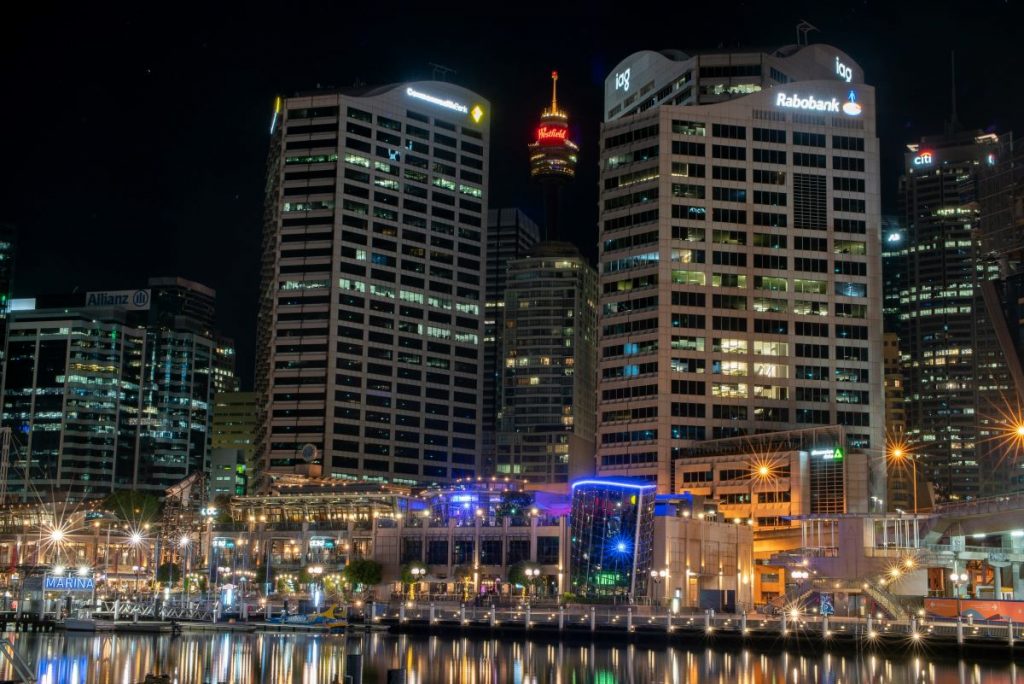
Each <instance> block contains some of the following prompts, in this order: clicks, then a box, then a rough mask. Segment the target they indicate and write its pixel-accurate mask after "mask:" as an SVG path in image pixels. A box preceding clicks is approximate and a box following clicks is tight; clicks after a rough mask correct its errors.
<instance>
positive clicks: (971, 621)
mask: <svg viewBox="0 0 1024 684" xmlns="http://www.w3.org/2000/svg"><path fill="white" fill-rule="evenodd" d="M967 624H968V625H969V626H971V627H973V626H974V613H968V614H967Z"/></svg>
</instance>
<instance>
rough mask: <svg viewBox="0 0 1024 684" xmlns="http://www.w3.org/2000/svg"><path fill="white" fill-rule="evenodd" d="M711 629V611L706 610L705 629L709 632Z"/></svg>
mask: <svg viewBox="0 0 1024 684" xmlns="http://www.w3.org/2000/svg"><path fill="white" fill-rule="evenodd" d="M710 630H711V611H710V610H705V611H704V631H705V632H708V631H710Z"/></svg>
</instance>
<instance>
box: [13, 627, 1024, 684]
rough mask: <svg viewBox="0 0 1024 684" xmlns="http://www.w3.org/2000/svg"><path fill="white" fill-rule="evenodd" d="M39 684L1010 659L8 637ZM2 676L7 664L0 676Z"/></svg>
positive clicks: (647, 672) (903, 678) (1013, 674)
mask: <svg viewBox="0 0 1024 684" xmlns="http://www.w3.org/2000/svg"><path fill="white" fill-rule="evenodd" d="M10 636H12V638H13V639H14V640H15V642H16V643H15V645H16V648H17V650H18V652H19V654H21V655H22V657H24V658H26V659H27V660H28V662H29V663H30V665H31V666H32V668H33V669H34V670H35V671H36V672H37V676H38V678H39V684H87V683H88V684H94V683H95V684H135V683H136V682H141V681H142V680H144V679H145V676H146V675H147V674H162V673H169V674H172V675H173V676H174V677H175V680H176V681H177V682H178V684H205V683H206V682H211V683H216V684H222V683H223V684H228V683H230V684H260V683H263V682H270V683H274V684H293V683H295V684H299V683H301V684H334V682H339V683H341V682H344V681H345V674H346V670H345V668H346V654H347V653H351V652H354V651H356V650H357V649H358V650H361V651H362V653H363V654H364V656H363V658H364V677H363V682H364V683H365V684H384V682H386V681H387V672H388V670H390V669H398V668H404V669H405V670H406V671H407V673H408V676H407V680H406V681H407V683H408V684H437V683H440V682H458V683H460V684H506V683H511V684H547V683H551V684H640V683H643V684H648V683H652V684H684V683H685V684H689V683H691V682H701V683H705V682H707V683H709V684H714V683H717V684H764V683H772V682H778V683H780V684H781V683H783V682H793V683H794V684H795V683H797V682H821V683H827V684H845V683H850V684H854V683H857V684H859V683H861V682H872V683H873V682H878V683H879V684H881V683H882V682H886V683H889V682H893V683H900V682H906V683H915V684H916V683H925V682H928V683H934V684H946V683H950V684H954V683H955V684H982V683H984V684H1004V683H1005V684H1010V683H1011V682H1015V681H1017V677H1018V674H1019V672H1018V668H1017V667H1016V666H1014V665H1012V664H1006V665H998V664H984V665H982V664H976V663H964V662H960V663H957V662H953V661H943V662H938V663H932V662H929V661H928V660H927V658H924V657H921V658H905V659H892V660H889V659H885V658H880V657H876V656H871V655H864V656H861V657H857V656H834V655H827V654H826V655H814V656H800V655H794V654H788V653H781V654H774V655H768V654H763V653H758V652H753V651H746V650H739V651H729V652H726V651H715V650H711V649H703V650H702V649H699V648H697V649H694V650H685V649H681V648H677V647H673V648H665V647H664V646H661V645H655V644H652V645H651V646H650V647H645V646H643V645H625V646H603V645H588V646H579V645H573V646H569V645H559V644H542V643H533V642H526V641H512V640H501V641H499V640H486V639H462V638H450V639H449V638H441V637H429V638H427V637H423V638H421V637H406V636H391V635H387V634H373V635H369V636H366V637H360V636H354V637H347V638H346V637H342V636H330V637H312V636H298V635H278V634H229V633H222V634H209V635H206V634H186V635H182V636H179V637H174V638H172V637H170V636H167V635H159V636H158V635H141V634H135V635H133V634H124V633H122V634H116V635H114V634H107V635H97V636H91V635H61V634H56V635H36V634H14V635H10ZM11 676H12V673H11V667H10V665H8V664H7V663H6V662H3V663H2V664H0V679H6V678H9V677H11Z"/></svg>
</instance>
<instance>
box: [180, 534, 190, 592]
mask: <svg viewBox="0 0 1024 684" xmlns="http://www.w3.org/2000/svg"><path fill="white" fill-rule="evenodd" d="M191 542H192V540H191V539H190V538H189V536H188V535H187V534H183V535H181V538H180V539H178V548H179V549H180V552H181V586H182V591H183V595H184V598H185V601H186V602H188V577H187V576H186V574H185V573H187V572H188V565H187V560H188V554H187V550H188V545H189V544H190V543H191Z"/></svg>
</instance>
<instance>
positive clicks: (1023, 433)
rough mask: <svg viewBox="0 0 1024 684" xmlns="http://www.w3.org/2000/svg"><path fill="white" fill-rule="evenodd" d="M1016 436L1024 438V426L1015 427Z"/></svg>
mask: <svg viewBox="0 0 1024 684" xmlns="http://www.w3.org/2000/svg"><path fill="white" fill-rule="evenodd" d="M1017 436H1018V437H1024V424H1021V425H1018V426H1017Z"/></svg>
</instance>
